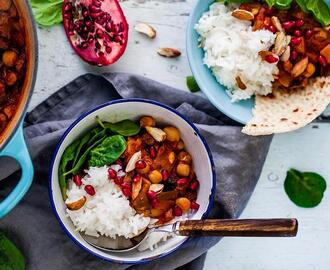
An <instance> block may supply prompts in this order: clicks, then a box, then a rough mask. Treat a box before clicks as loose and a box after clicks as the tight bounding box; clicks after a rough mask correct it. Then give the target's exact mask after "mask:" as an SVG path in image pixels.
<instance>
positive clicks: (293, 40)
mask: <svg viewBox="0 0 330 270" xmlns="http://www.w3.org/2000/svg"><path fill="white" fill-rule="evenodd" d="M300 42H301V38H300V37H293V38H291V44H292V45H294V46H297V45H299V44H300Z"/></svg>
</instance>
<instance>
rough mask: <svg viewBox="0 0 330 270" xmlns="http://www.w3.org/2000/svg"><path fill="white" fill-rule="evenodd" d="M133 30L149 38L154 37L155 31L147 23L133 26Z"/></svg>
mask: <svg viewBox="0 0 330 270" xmlns="http://www.w3.org/2000/svg"><path fill="white" fill-rule="evenodd" d="M134 29H135V30H136V31H137V32H139V33H141V34H144V35H146V36H148V37H149V38H155V37H156V34H157V33H156V30H155V29H154V28H153V27H152V26H151V25H149V24H147V23H138V24H136V25H135V26H134Z"/></svg>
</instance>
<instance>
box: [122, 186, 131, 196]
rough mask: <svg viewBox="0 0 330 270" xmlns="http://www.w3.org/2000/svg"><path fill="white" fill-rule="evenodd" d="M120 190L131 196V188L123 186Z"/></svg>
mask: <svg viewBox="0 0 330 270" xmlns="http://www.w3.org/2000/svg"><path fill="white" fill-rule="evenodd" d="M122 192H123V194H124V195H125V196H126V197H131V195H132V192H131V190H130V189H128V188H123V189H122Z"/></svg>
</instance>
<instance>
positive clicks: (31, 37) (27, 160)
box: [0, 0, 38, 218]
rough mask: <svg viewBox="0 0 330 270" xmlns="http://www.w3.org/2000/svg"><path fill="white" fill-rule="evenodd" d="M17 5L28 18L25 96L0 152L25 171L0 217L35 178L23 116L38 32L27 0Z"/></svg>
mask: <svg viewBox="0 0 330 270" xmlns="http://www.w3.org/2000/svg"><path fill="white" fill-rule="evenodd" d="M15 4H16V7H17V9H18V11H19V13H20V15H21V17H22V19H24V21H25V23H24V24H25V30H26V46H27V50H26V51H27V58H28V62H27V71H26V77H25V82H24V86H23V89H22V97H21V101H20V104H19V106H18V109H17V112H16V115H15V116H14V118H13V120H12V122H11V123H10V124H9V126H8V127H7V129H6V130H5V133H4V138H2V139H1V141H0V156H8V157H12V158H14V159H16V160H17V161H18V163H19V164H20V166H21V169H22V175H21V179H20V180H19V182H18V184H17V185H16V187H15V188H14V189H13V190H12V191H11V193H10V194H9V195H8V196H7V197H6V198H4V199H3V200H1V202H0V218H2V217H4V216H5V215H6V214H8V213H9V212H10V211H11V210H12V209H13V208H14V207H15V206H16V205H17V204H18V203H19V201H20V200H21V199H22V198H23V196H24V195H25V193H26V192H27V191H28V189H29V187H30V186H31V184H32V180H33V164H32V161H31V157H30V155H29V152H28V149H27V147H26V143H25V141H24V136H23V120H24V116H25V114H26V109H27V106H28V103H29V100H30V98H31V95H32V92H33V87H34V84H35V79H36V73H37V58H38V57H37V55H38V45H37V34H36V27H35V24H34V21H33V16H32V11H31V8H30V7H29V4H28V1H27V0H25V1H15Z"/></svg>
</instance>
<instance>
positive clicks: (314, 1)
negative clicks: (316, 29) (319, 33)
mask: <svg viewBox="0 0 330 270" xmlns="http://www.w3.org/2000/svg"><path fill="white" fill-rule="evenodd" d="M306 8H307V10H309V11H310V12H311V13H313V14H314V16H315V18H316V19H317V20H318V21H319V22H320V23H321V24H323V25H329V24H330V10H329V7H328V5H327V4H326V3H325V2H323V0H308V1H307V2H306Z"/></svg>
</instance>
